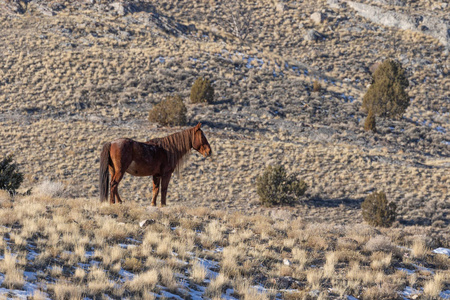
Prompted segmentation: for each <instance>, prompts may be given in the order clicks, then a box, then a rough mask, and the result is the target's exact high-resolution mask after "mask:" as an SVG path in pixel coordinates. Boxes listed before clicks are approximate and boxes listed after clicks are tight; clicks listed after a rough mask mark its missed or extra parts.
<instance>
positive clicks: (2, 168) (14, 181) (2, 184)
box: [0, 155, 23, 195]
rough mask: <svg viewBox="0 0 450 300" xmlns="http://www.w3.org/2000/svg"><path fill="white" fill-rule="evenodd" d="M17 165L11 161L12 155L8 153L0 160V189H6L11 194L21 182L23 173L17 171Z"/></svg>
mask: <svg viewBox="0 0 450 300" xmlns="http://www.w3.org/2000/svg"><path fill="white" fill-rule="evenodd" d="M18 169H19V167H18V166H17V164H16V163H13V156H12V155H8V156H7V157H6V158H4V159H3V160H2V161H0V189H2V190H6V191H8V192H9V193H10V194H11V195H14V194H15V193H16V190H17V189H18V188H19V187H20V185H21V184H22V182H23V174H22V173H20V172H19V170H18Z"/></svg>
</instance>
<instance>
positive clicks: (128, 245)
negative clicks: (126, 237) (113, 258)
mask: <svg viewBox="0 0 450 300" xmlns="http://www.w3.org/2000/svg"><path fill="white" fill-rule="evenodd" d="M119 247H120V248H123V249H131V248H134V247H136V245H133V244H119Z"/></svg>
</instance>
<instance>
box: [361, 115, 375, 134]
mask: <svg viewBox="0 0 450 300" xmlns="http://www.w3.org/2000/svg"><path fill="white" fill-rule="evenodd" d="M364 130H365V131H369V130H371V131H372V132H377V127H376V121H375V115H374V114H373V112H372V110H369V114H368V115H367V118H366V121H365V122H364Z"/></svg>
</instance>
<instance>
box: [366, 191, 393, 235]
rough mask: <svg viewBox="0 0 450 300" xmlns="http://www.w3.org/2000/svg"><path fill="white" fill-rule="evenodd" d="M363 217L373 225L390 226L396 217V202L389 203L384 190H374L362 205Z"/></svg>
mask: <svg viewBox="0 0 450 300" xmlns="http://www.w3.org/2000/svg"><path fill="white" fill-rule="evenodd" d="M361 208H362V214H363V219H364V221H366V222H367V223H369V224H370V225H372V226H379V227H390V226H391V225H392V223H393V222H394V220H395V217H396V212H395V210H396V208H397V206H396V205H395V203H393V202H390V203H388V201H387V199H386V194H385V193H384V192H379V193H377V192H373V193H372V194H370V195H369V196H367V198H366V199H365V200H364V202H363V203H362V205H361Z"/></svg>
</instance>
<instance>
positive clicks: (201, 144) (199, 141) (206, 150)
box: [192, 123, 212, 157]
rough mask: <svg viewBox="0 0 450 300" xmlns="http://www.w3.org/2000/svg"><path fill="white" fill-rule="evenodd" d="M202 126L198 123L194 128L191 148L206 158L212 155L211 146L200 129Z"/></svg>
mask: <svg viewBox="0 0 450 300" xmlns="http://www.w3.org/2000/svg"><path fill="white" fill-rule="evenodd" d="M201 126H202V124H200V123H198V124H197V126H195V127H194V138H193V140H192V148H194V149H195V150H197V151H198V152H200V154H201V155H203V156H204V157H208V156H210V155H211V154H212V150H211V146H210V145H209V143H208V140H207V139H206V137H205V135H204V134H203V131H202V130H201V129H200V127H201Z"/></svg>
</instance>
